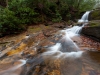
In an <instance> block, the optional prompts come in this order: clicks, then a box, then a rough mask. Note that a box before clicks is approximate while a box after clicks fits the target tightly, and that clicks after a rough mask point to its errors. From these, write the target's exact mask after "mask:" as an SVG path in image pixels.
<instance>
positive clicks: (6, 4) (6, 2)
mask: <svg viewBox="0 0 100 75" xmlns="http://www.w3.org/2000/svg"><path fill="white" fill-rule="evenodd" d="M6 8H7V9H8V0H6Z"/></svg>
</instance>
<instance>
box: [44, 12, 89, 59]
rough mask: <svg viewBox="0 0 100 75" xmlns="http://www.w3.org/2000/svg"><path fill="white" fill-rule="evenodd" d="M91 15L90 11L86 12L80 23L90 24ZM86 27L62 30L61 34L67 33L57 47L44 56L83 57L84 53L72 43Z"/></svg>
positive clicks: (53, 47) (50, 49)
mask: <svg viewBox="0 0 100 75" xmlns="http://www.w3.org/2000/svg"><path fill="white" fill-rule="evenodd" d="M89 13H90V11H88V12H86V13H85V14H84V15H83V16H82V18H81V19H80V20H79V21H78V22H88V15H89ZM84 25H85V24H83V25H82V26H73V27H72V28H68V29H66V30H62V31H61V33H65V35H64V37H63V38H62V39H61V40H60V41H59V42H58V43H57V44H56V45H54V46H52V47H50V48H49V50H48V51H47V52H45V53H43V56H44V57H45V56H46V58H49V57H52V56H54V57H62V56H65V57H67V56H68V55H70V56H71V55H72V56H74V57H78V56H81V54H82V51H80V50H79V48H78V46H77V45H76V43H74V42H73V41H72V39H71V37H73V36H76V35H78V34H79V32H80V30H81V29H82V27H84ZM63 52H64V53H63ZM73 52H74V53H73ZM70 53H71V54H70ZM47 56H48V57H47Z"/></svg>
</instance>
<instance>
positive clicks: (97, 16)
mask: <svg viewBox="0 0 100 75" xmlns="http://www.w3.org/2000/svg"><path fill="white" fill-rule="evenodd" d="M89 20H100V9H95V10H93V11H91V12H90V14H89Z"/></svg>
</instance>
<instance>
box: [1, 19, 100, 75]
mask: <svg viewBox="0 0 100 75" xmlns="http://www.w3.org/2000/svg"><path fill="white" fill-rule="evenodd" d="M80 21H82V20H80ZM59 26H60V27H59ZM77 29H78V31H77ZM80 29H82V26H81V27H79V26H73V27H72V26H65V27H64V24H63V23H55V24H53V25H49V26H45V25H43V24H40V25H37V26H29V28H28V30H27V31H26V32H23V33H21V34H18V35H12V36H5V37H3V38H0V75H100V42H98V41H95V40H93V39H91V38H89V37H87V36H84V35H81V34H79V33H74V32H79V31H80Z"/></svg>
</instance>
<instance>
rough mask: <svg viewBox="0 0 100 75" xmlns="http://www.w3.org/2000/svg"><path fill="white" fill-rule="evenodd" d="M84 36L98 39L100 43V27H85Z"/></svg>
mask: <svg viewBox="0 0 100 75" xmlns="http://www.w3.org/2000/svg"><path fill="white" fill-rule="evenodd" d="M81 33H82V34H85V35H88V36H91V37H94V38H97V39H98V41H100V26H95V27H84V28H83V29H82V32H81Z"/></svg>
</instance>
